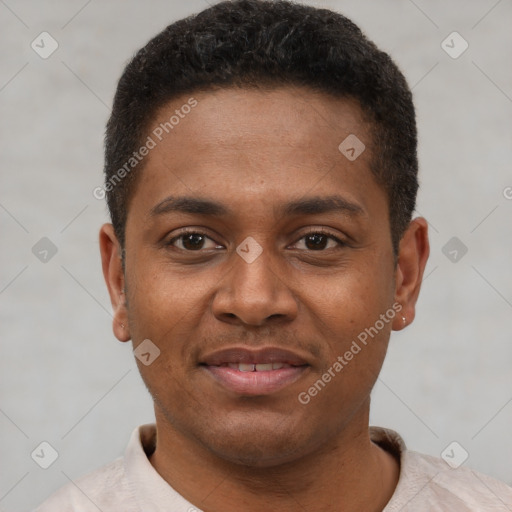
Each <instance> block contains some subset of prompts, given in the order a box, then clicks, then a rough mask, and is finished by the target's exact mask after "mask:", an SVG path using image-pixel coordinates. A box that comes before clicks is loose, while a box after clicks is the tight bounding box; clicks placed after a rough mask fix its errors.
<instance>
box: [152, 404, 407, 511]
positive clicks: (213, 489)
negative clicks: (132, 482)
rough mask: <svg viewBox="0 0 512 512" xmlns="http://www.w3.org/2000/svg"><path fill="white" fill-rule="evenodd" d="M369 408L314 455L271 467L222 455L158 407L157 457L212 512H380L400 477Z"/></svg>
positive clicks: (171, 479) (177, 484)
mask: <svg viewBox="0 0 512 512" xmlns="http://www.w3.org/2000/svg"><path fill="white" fill-rule="evenodd" d="M368 409H369V407H368V408H367V410H366V411H365V412H364V413H363V415H362V417H361V418H360V419H359V421H352V422H351V423H350V424H349V425H348V426H347V427H346V428H344V429H343V430H342V431H341V432H339V433H337V435H335V436H333V438H331V439H330V440H326V442H325V444H324V445H322V446H321V447H319V448H318V449H316V450H315V451H314V452H313V453H310V454H307V455H304V456H302V457H297V458H296V459H295V460H293V461H290V462H287V463H284V464H278V465H274V466H270V467H268V466H267V467H253V466H244V465H241V464H235V463H232V462H230V461H227V460H225V459H222V458H220V457H218V456H217V455H216V454H214V453H212V451H210V450H208V449H207V448H206V447H204V446H202V445H201V444H200V443H199V442H197V441H195V440H193V439H190V438H189V437H187V436H186V435H183V434H182V433H180V432H179V431H177V430H176V429H174V428H173V427H172V426H171V425H170V424H169V422H167V421H166V419H165V418H163V417H162V416H161V415H159V414H158V411H157V444H156V449H155V452H154V453H153V455H152V456H151V458H150V461H151V464H152V465H153V466H154V467H155V469H156V470H157V471H158V473H159V474H160V475H161V476H162V478H164V480H166V481H167V482H168V483H169V484H170V485H171V486H172V487H173V488H174V489H175V490H176V491H177V492H178V493H180V494H181V495H182V496H183V497H184V498H185V499H187V500H188V501H190V502H191V503H193V504H195V505H196V506H198V507H200V508H202V509H203V510H205V511H208V512H210V511H211V512H216V511H222V512H234V511H236V512H239V511H240V510H244V511H247V512H256V511H258V512H259V511H260V510H262V509H269V510H279V511H282V512H296V511H297V509H303V510H316V511H318V512H334V511H339V510H343V511H344V512H352V511H353V512H355V511H360V510H365V511H368V512H373V511H375V512H380V511H382V510H383V508H384V507H385V505H386V503H387V502H388V501H389V499H390V498H391V496H392V494H393V492H394V489H395V487H396V484H397V482H398V476H399V463H398V461H396V460H395V459H394V458H393V456H391V455H390V454H388V453H387V452H385V451H384V450H383V449H382V448H380V447H379V446H377V445H376V444H374V443H372V442H371V440H370V437H369V432H368Z"/></svg>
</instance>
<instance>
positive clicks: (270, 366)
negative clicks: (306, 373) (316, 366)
mask: <svg viewBox="0 0 512 512" xmlns="http://www.w3.org/2000/svg"><path fill="white" fill-rule="evenodd" d="M222 366H228V367H229V368H232V369H233V370H238V371H240V372H254V371H256V372H269V371H271V370H280V369H281V368H291V366H290V365H289V364H286V363H259V364H252V363H251V364H246V363H225V364H223V365H222Z"/></svg>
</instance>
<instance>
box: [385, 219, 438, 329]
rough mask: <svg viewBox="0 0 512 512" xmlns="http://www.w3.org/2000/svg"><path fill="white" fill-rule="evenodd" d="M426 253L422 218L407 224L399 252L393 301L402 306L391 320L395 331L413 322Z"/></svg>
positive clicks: (426, 237)
mask: <svg viewBox="0 0 512 512" xmlns="http://www.w3.org/2000/svg"><path fill="white" fill-rule="evenodd" d="M429 253H430V245H429V241H428V224H427V221H426V220H425V219H424V218H422V217H418V218H417V219H414V220H412V221H411V223H410V224H409V227H408V228H407V230H406V231H405V233H404V236H403V237H402V240H401V241H400V247H399V250H398V262H397V268H396V277H395V301H396V302H398V303H400V304H401V305H402V309H401V310H400V312H399V314H398V315H397V316H396V317H395V319H394V321H393V329H394V330H395V331H400V330H401V329H403V328H404V327H406V326H407V325H408V324H410V323H412V322H413V320H414V316H415V314H416V301H417V300H418V295H419V293H420V288H421V282H422V280H423V272H424V271H425V266H426V264H427V260H428V256H429ZM403 318H405V322H404V320H403Z"/></svg>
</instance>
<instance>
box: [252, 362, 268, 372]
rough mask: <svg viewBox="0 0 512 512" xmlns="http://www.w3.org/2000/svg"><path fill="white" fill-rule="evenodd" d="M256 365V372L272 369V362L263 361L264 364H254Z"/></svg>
mask: <svg viewBox="0 0 512 512" xmlns="http://www.w3.org/2000/svg"><path fill="white" fill-rule="evenodd" d="M255 366H256V371H257V372H268V371H270V370H272V363H265V364H263V363H262V364H257V365H255Z"/></svg>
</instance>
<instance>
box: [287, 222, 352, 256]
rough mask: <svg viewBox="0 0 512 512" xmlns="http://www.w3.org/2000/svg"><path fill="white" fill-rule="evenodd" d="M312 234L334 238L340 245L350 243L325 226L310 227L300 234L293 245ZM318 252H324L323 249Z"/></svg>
mask: <svg viewBox="0 0 512 512" xmlns="http://www.w3.org/2000/svg"><path fill="white" fill-rule="evenodd" d="M311 235H324V236H326V237H327V238H330V239H332V240H334V241H335V242H336V243H337V244H338V246H339V247H344V246H346V245H348V243H347V242H346V241H345V240H343V238H342V237H340V236H339V235H337V234H335V233H333V232H332V231H330V230H329V229H327V228H324V227H318V228H308V231H307V232H304V233H302V234H301V235H300V237H299V238H297V240H296V241H295V242H294V243H293V244H292V245H295V244H297V243H298V242H300V241H301V240H302V239H303V238H306V237H307V236H311ZM312 252H315V251H312ZM317 252H322V251H317Z"/></svg>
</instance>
